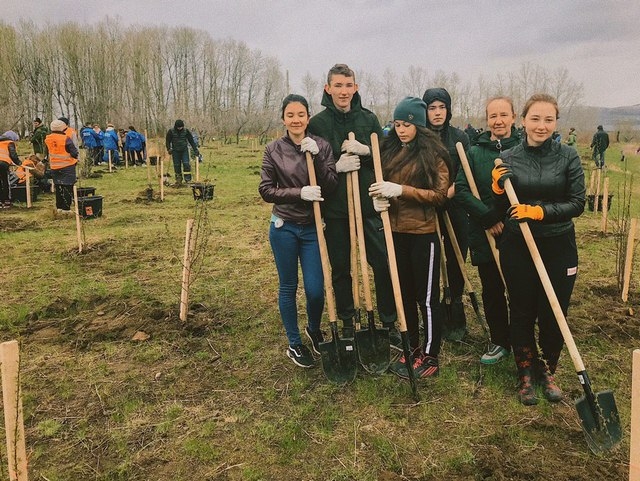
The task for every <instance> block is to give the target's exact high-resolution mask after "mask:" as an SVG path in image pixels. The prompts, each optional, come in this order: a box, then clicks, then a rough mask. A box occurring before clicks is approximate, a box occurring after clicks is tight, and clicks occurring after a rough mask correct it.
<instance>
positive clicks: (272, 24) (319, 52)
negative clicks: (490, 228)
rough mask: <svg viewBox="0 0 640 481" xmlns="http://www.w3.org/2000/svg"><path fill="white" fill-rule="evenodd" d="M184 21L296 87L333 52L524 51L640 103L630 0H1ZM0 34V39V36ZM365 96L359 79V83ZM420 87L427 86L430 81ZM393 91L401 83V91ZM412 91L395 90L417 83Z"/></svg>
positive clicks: (430, 62) (62, 14) (454, 56)
mask: <svg viewBox="0 0 640 481" xmlns="http://www.w3.org/2000/svg"><path fill="white" fill-rule="evenodd" d="M107 16H109V17H111V18H116V17H119V18H120V21H121V22H122V23H123V25H128V24H141V25H168V26H189V27H193V28H196V29H201V30H204V31H206V32H208V33H209V34H210V35H211V37H212V38H214V39H221V40H222V39H229V38H232V39H235V40H239V41H244V42H245V43H246V44H247V45H248V46H249V47H250V48H251V49H257V50H260V51H261V52H263V53H264V54H265V55H268V56H274V57H277V58H278V59H279V60H280V62H281V65H282V68H283V69H286V70H288V71H289V77H290V83H291V85H292V87H293V89H295V88H296V87H298V88H299V86H300V80H301V79H302V77H303V76H304V75H305V74H306V73H307V72H308V73H311V75H313V76H314V78H322V77H323V76H324V75H326V72H327V70H328V69H329V67H331V66H332V65H333V64H335V63H347V64H349V66H351V67H352V68H353V69H354V70H356V75H357V74H358V71H361V72H362V71H365V72H368V73H370V74H372V75H374V76H376V77H381V76H382V73H383V71H384V69H385V68H390V69H391V70H392V71H393V72H395V73H396V75H398V76H401V75H403V74H405V73H406V72H407V70H408V68H409V67H410V66H415V67H422V68H424V69H426V70H427V72H428V74H429V76H431V75H433V73H434V72H435V71H436V70H442V71H444V72H446V73H453V72H456V73H457V74H458V75H459V76H460V77H461V78H462V79H463V80H475V79H476V78H477V77H478V76H479V75H480V74H482V75H484V76H485V77H486V78H489V79H493V76H494V75H495V73H496V71H497V70H498V69H504V70H505V71H507V72H515V71H516V70H518V69H519V67H520V66H521V65H522V64H523V63H524V62H533V63H535V64H538V65H541V66H543V67H544V68H545V69H546V70H547V71H549V72H552V71H555V70H556V69H557V68H560V67H566V68H567V69H568V71H569V74H570V76H571V78H572V79H573V80H575V81H577V82H582V83H583V84H584V92H585V96H584V104H586V105H594V106H601V107H617V106H623V105H635V104H640V1H638V0H619V1H615V0H612V1H606V0H600V1H592V0H552V1H537V0H510V1H503V0H486V1H456V0H440V1H431V0H386V1H378V0H368V1H365V0H355V1H348V0H311V1H306V0H298V1H295V0H273V1H257V0H255V1H251V0H224V1H219V0H171V1H169V0H104V1H102V0H101V1H94V0H82V1H70V0H39V1H37V0H27V1H25V0H3V1H2V17H1V19H2V20H3V21H5V22H7V23H10V24H13V23H15V22H17V21H18V20H20V19H29V20H33V21H34V22H35V23H36V24H37V25H45V23H47V22H49V23H60V22H66V21H70V20H72V21H75V22H78V23H80V24H83V23H95V22H98V21H100V20H102V19H104V18H106V17H107ZM0 40H1V39H0ZM360 87H361V91H362V92H363V95H365V96H366V85H361V86H360ZM430 87H435V85H434V86H430ZM401 93H402V94H404V93H405V92H401ZM420 93H421V92H406V94H414V95H415V94H420Z"/></svg>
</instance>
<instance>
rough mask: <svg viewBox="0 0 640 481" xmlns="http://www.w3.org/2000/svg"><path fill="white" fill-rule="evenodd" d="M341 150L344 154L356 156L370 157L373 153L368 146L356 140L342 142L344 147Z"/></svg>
mask: <svg viewBox="0 0 640 481" xmlns="http://www.w3.org/2000/svg"><path fill="white" fill-rule="evenodd" d="M340 150H341V151H342V152H346V153H348V154H355V155H369V154H370V153H371V149H369V146H368V145H365V144H361V143H360V142H358V141H357V140H355V139H354V140H345V141H344V142H342V147H341V149H340Z"/></svg>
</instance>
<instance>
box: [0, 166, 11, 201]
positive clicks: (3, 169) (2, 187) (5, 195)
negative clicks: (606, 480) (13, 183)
mask: <svg viewBox="0 0 640 481" xmlns="http://www.w3.org/2000/svg"><path fill="white" fill-rule="evenodd" d="M10 197H11V190H10V189H9V164H7V163H6V162H2V161H0V202H4V201H8V200H9V199H10Z"/></svg>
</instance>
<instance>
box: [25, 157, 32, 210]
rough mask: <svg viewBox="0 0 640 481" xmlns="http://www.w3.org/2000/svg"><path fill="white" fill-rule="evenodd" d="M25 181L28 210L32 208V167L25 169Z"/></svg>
mask: <svg viewBox="0 0 640 481" xmlns="http://www.w3.org/2000/svg"><path fill="white" fill-rule="evenodd" d="M24 179H25V182H26V183H25V186H26V189H27V190H26V191H25V194H26V195H27V209H30V208H31V167H27V166H25V167H24Z"/></svg>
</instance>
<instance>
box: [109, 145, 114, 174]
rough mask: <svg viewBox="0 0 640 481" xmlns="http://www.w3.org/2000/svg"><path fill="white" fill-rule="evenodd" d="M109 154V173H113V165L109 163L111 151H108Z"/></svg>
mask: <svg viewBox="0 0 640 481" xmlns="http://www.w3.org/2000/svg"><path fill="white" fill-rule="evenodd" d="M108 153H109V172H113V164H112V163H111V151H110V150H109V151H108Z"/></svg>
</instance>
